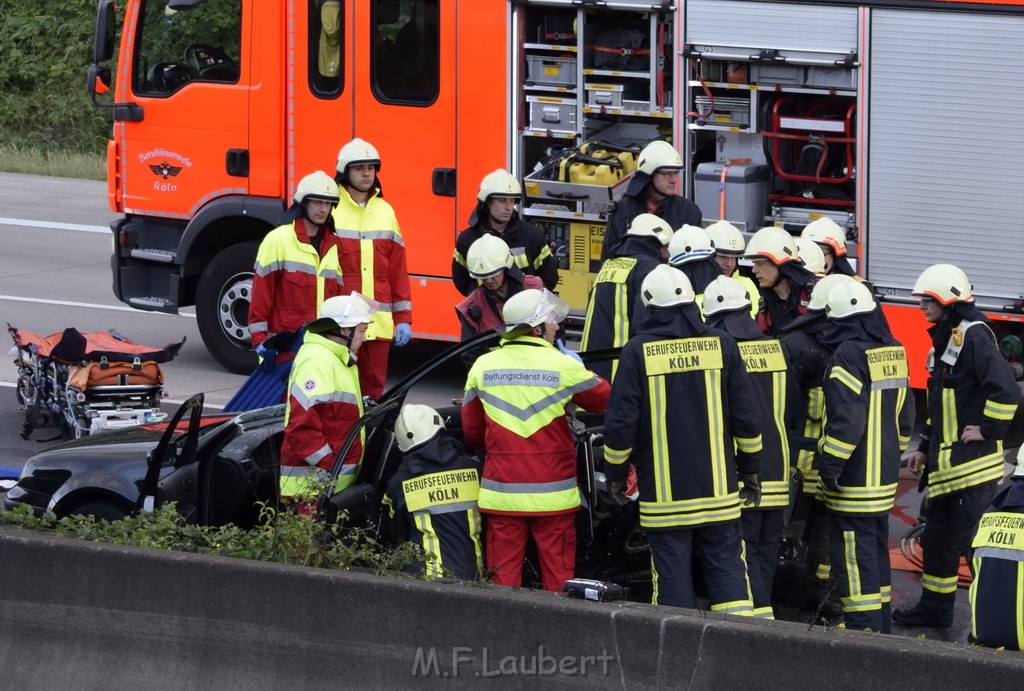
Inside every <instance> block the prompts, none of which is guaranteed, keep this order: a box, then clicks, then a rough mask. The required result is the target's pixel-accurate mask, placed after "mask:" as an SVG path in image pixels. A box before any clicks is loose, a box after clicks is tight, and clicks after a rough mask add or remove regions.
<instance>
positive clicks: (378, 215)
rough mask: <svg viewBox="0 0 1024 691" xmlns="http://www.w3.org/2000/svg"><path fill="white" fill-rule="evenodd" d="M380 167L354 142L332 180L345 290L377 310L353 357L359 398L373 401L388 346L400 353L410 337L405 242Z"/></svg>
mask: <svg viewBox="0 0 1024 691" xmlns="http://www.w3.org/2000/svg"><path fill="white" fill-rule="evenodd" d="M380 167H381V160H380V154H379V153H377V149H376V148H375V147H374V146H373V145H372V144H370V143H369V142H366V141H363V140H362V139H358V138H356V139H353V140H352V141H350V142H349V143H347V144H345V145H344V146H343V147H341V149H340V150H339V151H338V163H337V166H336V168H337V173H336V175H335V178H334V179H335V180H336V181H337V183H338V185H339V186H340V191H341V201H340V202H339V203H338V207H337V208H336V209H335V210H334V228H335V232H336V233H337V234H338V252H339V256H340V258H341V268H342V270H343V271H344V272H345V283H346V286H347V288H348V289H349V290H354V291H358V292H359V293H362V294H363V295H366V296H367V297H370V298H372V299H373V300H375V301H376V302H377V305H378V306H379V308H380V309H378V310H377V312H376V314H375V316H374V318H373V323H372V324H370V328H369V329H367V331H366V342H365V343H364V344H363V348H362V352H360V353H359V358H360V360H359V381H360V384H361V386H362V390H363V394H364V395H366V396H369V397H370V398H373V399H377V398H380V396H381V394H382V393H383V392H384V383H385V382H386V381H387V376H388V356H389V354H390V352H391V344H392V343H394V345H395V347H396V348H401V347H403V346H404V345H405V344H407V343H408V342H409V339H410V338H412V295H411V292H410V288H409V270H408V268H407V266H406V262H405V240H404V239H403V238H402V231H401V229H400V228H399V227H398V218H397V217H396V216H395V210H394V209H393V208H392V207H391V205H390V204H388V203H387V202H386V201H384V197H383V190H382V188H381V184H380V177H379V173H380Z"/></svg>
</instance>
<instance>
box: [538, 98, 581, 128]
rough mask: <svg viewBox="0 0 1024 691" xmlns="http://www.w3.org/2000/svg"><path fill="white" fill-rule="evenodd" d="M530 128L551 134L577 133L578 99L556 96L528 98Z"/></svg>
mask: <svg viewBox="0 0 1024 691" xmlns="http://www.w3.org/2000/svg"><path fill="white" fill-rule="evenodd" d="M526 102H527V103H528V104H529V106H530V128H531V129H535V130H550V131H551V132H564V133H567V134H575V133H576V131H577V130H576V99H574V98H556V97H554V96H527V97H526Z"/></svg>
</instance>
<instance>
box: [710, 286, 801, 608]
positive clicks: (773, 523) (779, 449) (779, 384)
mask: <svg viewBox="0 0 1024 691" xmlns="http://www.w3.org/2000/svg"><path fill="white" fill-rule="evenodd" d="M704 321H706V322H707V325H708V326H710V327H711V328H713V329H718V330H720V331H725V332H726V333H728V334H729V335H730V336H732V337H733V338H735V339H736V343H737V345H738V346H739V349H740V357H742V358H743V362H744V363H745V365H746V368H747V375H748V376H749V377H750V382H751V384H752V385H753V389H754V392H755V394H756V396H757V399H758V403H759V404H760V406H759V408H760V412H761V454H760V457H761V471H760V473H759V476H760V480H761V503H760V505H759V506H744V507H743V511H742V514H741V515H740V526H741V527H742V529H743V543H744V546H745V560H746V562H747V575H748V577H749V579H750V594H751V597H752V598H753V602H754V616H755V617H760V618H763V619H774V618H775V613H774V611H773V610H772V602H771V600H772V583H773V582H774V581H775V567H776V565H777V564H778V562H779V543H780V542H781V541H782V528H783V520H782V514H783V511H784V510H785V508H786V506H788V505H789V440H788V438H787V436H786V393H787V370H788V369H789V363H788V362H787V361H786V356H785V354H784V353H783V348H782V343H780V342H779V341H778V340H776V339H771V338H767V337H766V336H765V335H764V334H762V333H761V330H760V329H759V328H757V322H756V321H755V320H754V318H753V317H751V316H750V294H749V293H747V289H746V288H745V287H744V286H743V284H742V283H740V282H739V281H737V280H736V279H735V278H729V277H727V276H719V277H718V278H716V279H715V280H714V281H712V282H711V283H709V284H708V286H707V288H706V289H705V291H704Z"/></svg>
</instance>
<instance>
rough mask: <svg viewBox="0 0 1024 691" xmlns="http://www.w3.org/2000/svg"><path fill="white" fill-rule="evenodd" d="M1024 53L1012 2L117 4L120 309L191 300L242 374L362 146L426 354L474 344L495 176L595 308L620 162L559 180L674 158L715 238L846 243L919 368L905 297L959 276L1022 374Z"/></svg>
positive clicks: (189, 0)
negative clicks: (464, 291)
mask: <svg viewBox="0 0 1024 691" xmlns="http://www.w3.org/2000/svg"><path fill="white" fill-rule="evenodd" d="M118 17H120V22H119V21H118ZM1021 36H1024V1H1020V0H1003V1H1000V2H967V1H954V2H939V1H931V0H888V1H886V0H861V1H859V2H858V1H844V0H834V1H831V2H821V1H818V2H809V1H803V0H788V1H785V2H782V1H774V0H474V2H454V1H451V0H283V1H281V2H256V1H255V0H126V2H125V3H124V7H123V8H121V11H120V12H119V11H117V10H115V7H114V4H113V2H112V0H100V2H99V10H98V16H97V25H96V46H95V51H94V52H95V55H94V62H95V64H94V65H93V67H92V68H91V72H90V79H89V87H90V90H91V91H92V92H93V95H94V101H95V102H96V103H97V105H100V106H103V107H107V108H110V109H111V111H112V113H113V119H114V125H113V131H112V136H111V139H110V141H109V143H108V196H109V200H110V205H111V208H112V209H114V210H115V211H117V212H119V213H121V214H123V217H122V218H121V219H119V220H118V221H117V222H116V223H114V224H113V225H112V229H113V231H114V237H115V250H114V254H113V257H112V262H111V268H112V271H113V277H114V292H115V293H116V295H117V296H118V298H120V299H121V300H122V301H124V302H125V303H126V304H129V305H132V306H135V307H138V308H140V309H148V310H158V311H165V312H175V311H177V310H178V309H179V308H180V307H183V306H187V305H191V304H195V306H196V313H197V317H198V321H199V326H200V329H201V332H202V334H203V339H204V341H205V342H206V344H207V346H208V348H209V349H210V351H211V352H212V353H213V355H214V356H215V357H216V358H217V359H218V360H219V361H220V362H221V363H222V364H224V365H225V366H226V367H229V368H231V369H235V370H238V371H245V370H247V368H248V367H249V366H250V365H251V364H252V355H251V352H250V351H249V346H248V331H247V328H246V315H247V309H248V290H249V286H250V281H251V271H252V266H253V259H254V257H255V252H256V248H257V246H258V244H259V241H260V239H261V238H262V237H263V235H264V234H265V233H266V232H268V231H269V230H270V229H271V228H273V227H274V226H275V225H276V224H277V222H278V218H279V216H280V214H281V212H282V210H283V209H284V206H285V203H286V199H287V198H288V196H289V195H290V193H291V192H292V191H293V189H294V187H295V184H296V182H297V181H298V179H300V178H301V177H302V176H303V175H305V174H307V173H309V172H311V171H312V170H315V169H322V170H325V171H328V172H333V169H334V168H333V166H334V163H335V157H336V155H337V152H338V149H339V147H340V146H341V145H342V144H343V143H345V142H346V141H348V140H349V139H351V138H352V137H354V136H359V137H361V138H363V139H365V140H367V141H369V142H371V143H373V144H374V145H375V146H376V147H377V148H378V149H379V150H380V152H381V155H382V158H383V169H382V172H381V179H382V181H383V185H384V190H385V195H386V198H387V199H388V200H389V201H390V202H391V203H392V205H393V206H394V207H395V208H396V210H397V214H398V219H399V222H400V224H401V226H402V231H403V235H404V237H405V240H406V243H407V245H408V255H409V271H410V273H411V275H412V283H413V305H414V323H413V331H414V335H415V336H416V337H418V338H430V339H445V340H455V339H457V333H458V326H457V321H456V318H455V314H454V310H453V309H452V306H453V305H454V304H455V303H456V301H457V300H458V293H457V292H456V291H455V290H454V288H453V287H452V283H451V280H450V265H451V257H452V251H453V248H454V243H455V237H456V235H457V234H458V232H459V230H460V229H461V228H463V227H464V226H465V220H466V218H467V217H468V215H469V213H470V211H471V210H472V208H473V206H474V204H475V201H476V199H475V195H476V191H477V186H478V185H479V182H480V180H481V178H482V177H483V176H484V175H485V174H486V173H488V172H490V171H491V170H493V169H495V168H497V167H506V168H508V169H509V170H510V171H512V172H513V173H514V174H515V175H517V176H518V177H520V178H521V179H522V181H523V186H524V193H525V197H524V200H523V203H522V205H521V209H520V212H521V213H522V215H523V216H524V217H526V218H527V220H530V221H531V222H534V223H537V224H539V225H541V226H542V227H543V228H544V229H545V231H546V232H547V234H548V238H549V241H550V243H551V246H552V249H553V251H554V253H555V255H556V256H557V257H558V258H559V261H560V268H561V280H560V284H559V291H560V292H561V293H562V295H563V297H565V298H566V299H567V300H568V301H569V302H570V304H572V305H573V306H574V307H575V308H576V309H577V310H579V311H580V312H582V310H583V308H584V307H585V304H586V296H587V292H588V289H589V286H590V282H591V280H592V276H593V272H594V270H595V269H596V262H597V259H598V257H599V255H600V247H601V239H602V235H603V228H604V221H605V219H606V215H607V213H608V210H609V208H610V206H611V204H612V203H614V200H615V199H616V197H617V196H618V195H619V194H620V193H621V191H622V189H623V187H624V185H623V182H624V180H625V178H624V177H623V176H624V175H626V174H628V166H612V169H610V170H605V171H603V174H596V173H598V172H601V171H595V170H593V169H591V170H586V169H582V168H581V169H577V170H576V171H575V172H569V173H566V172H565V171H564V170H562V171H559V170H558V169H557V166H554V167H553V165H552V161H558V160H560V159H561V160H564V158H565V157H566V155H567V152H572V151H574V150H576V149H578V148H580V147H581V146H582V147H584V148H586V147H588V146H589V147H591V150H593V149H594V148H598V147H600V146H607V147H608V148H610V149H617V150H620V151H621V150H627V151H628V150H635V149H637V148H638V147H640V146H643V145H644V144H646V143H647V142H649V141H651V140H653V139H656V138H663V139H667V140H669V141H672V142H673V144H675V145H676V147H677V148H678V149H679V150H680V151H681V153H682V154H683V160H684V162H685V166H686V167H685V169H684V176H683V182H682V187H683V189H682V190H681V192H682V193H684V194H685V195H687V196H689V197H690V198H692V199H694V200H695V201H696V202H697V203H698V205H699V206H700V207H701V209H702V212H703V216H704V221H705V223H711V222H713V221H716V220H719V219H723V218H724V219H727V220H729V221H731V222H733V223H734V224H736V225H737V226H739V227H740V228H741V229H743V230H744V231H746V232H748V233H749V232H752V231H754V230H756V229H757V228H759V227H761V226H764V225H778V226H782V227H785V228H787V229H788V230H790V231H791V232H793V233H794V234H798V233H799V231H800V229H801V228H802V227H803V225H805V224H807V223H808V222H810V221H811V220H814V219H816V218H820V217H823V216H827V217H829V218H832V219H833V220H835V221H836V222H837V223H838V224H840V226H842V227H843V228H844V229H845V230H846V232H847V239H848V245H847V246H848V250H849V254H850V256H851V257H853V258H855V260H856V263H857V268H858V271H859V272H860V273H861V274H862V275H864V276H865V277H866V278H867V279H869V280H870V281H871V283H872V284H873V286H874V288H875V291H876V293H877V294H878V295H879V297H880V298H881V299H882V301H883V304H884V306H885V310H886V312H887V314H888V316H889V319H890V322H891V324H892V325H893V329H894V331H895V332H896V335H897V337H898V338H900V339H901V340H902V341H903V342H904V343H905V344H906V345H907V346H908V348H909V349H910V351H911V357H912V358H914V359H915V361H918V362H923V360H924V357H925V352H926V351H927V347H928V345H929V344H928V342H927V338H926V335H925V327H926V324H925V322H924V320H923V318H922V317H921V315H920V313H919V311H918V310H917V308H916V301H915V300H914V299H913V298H912V297H911V295H910V288H911V287H912V285H913V282H914V279H915V278H916V276H917V275H918V274H919V273H920V271H921V270H923V269H924V268H925V267H927V266H929V265H931V264H933V263H937V262H951V263H955V264H958V265H959V266H961V267H962V268H963V269H964V270H965V271H966V272H967V273H968V275H969V276H971V278H972V279H973V280H974V281H975V291H976V295H977V300H978V303H979V305H980V306H981V307H982V308H983V309H984V310H985V311H986V313H988V314H990V315H991V316H992V317H993V318H995V319H996V320H997V329H996V332H997V336H998V337H999V339H1000V345H1001V348H1002V350H1003V353H1004V354H1005V355H1006V356H1007V357H1008V358H1010V359H1011V360H1012V361H1015V366H1016V367H1017V368H1018V370H1019V371H1021V372H1022V373H1024V367H1022V366H1021V365H1020V364H1019V362H1017V361H1020V359H1021V351H1022V342H1024V338H1022V336H1024V237H1022V232H1021V229H1020V228H1021V224H1022V223H1024V194H1022V193H1021V186H1022V183H1024V137H1021V136H1020V133H1019V131H1018V127H1019V126H1020V122H1021V113H1022V112H1024V70H1020V69H1017V67H1018V66H1019V65H1022V64H1024V42H1022V41H1020V37H1021ZM118 45H119V47H118V49H117V51H116V63H115V65H116V66H114V67H111V66H107V64H106V63H108V62H110V61H112V60H114V58H115V47H116V46H118ZM110 87H113V94H112V98H110V97H105V98H96V95H97V94H99V93H100V92H103V91H105V90H107V89H108V88H110ZM913 369H914V372H915V379H914V384H915V386H921V385H922V384H923V368H921V367H916V368H913Z"/></svg>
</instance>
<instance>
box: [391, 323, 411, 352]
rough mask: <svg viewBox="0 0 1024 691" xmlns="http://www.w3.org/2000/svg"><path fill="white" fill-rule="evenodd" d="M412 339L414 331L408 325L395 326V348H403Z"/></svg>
mask: <svg viewBox="0 0 1024 691" xmlns="http://www.w3.org/2000/svg"><path fill="white" fill-rule="evenodd" d="M410 338H412V329H410V328H409V325H408V324H406V323H404V322H403V323H401V324H395V341H394V342H395V346H396V347H398V348H401V347H402V346H404V345H405V344H406V343H408V342H409V339H410Z"/></svg>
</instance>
